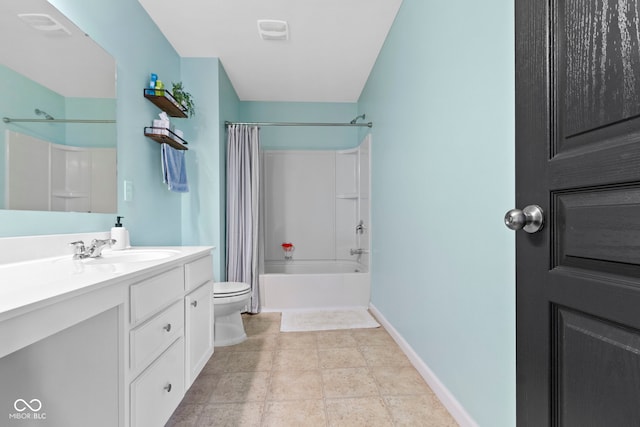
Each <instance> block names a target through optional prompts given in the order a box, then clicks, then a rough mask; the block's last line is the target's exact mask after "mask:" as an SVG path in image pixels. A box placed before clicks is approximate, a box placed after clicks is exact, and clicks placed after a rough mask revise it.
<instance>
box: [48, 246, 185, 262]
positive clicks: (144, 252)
mask: <svg viewBox="0 0 640 427" xmlns="http://www.w3.org/2000/svg"><path fill="white" fill-rule="evenodd" d="M179 253H180V252H179V251H177V250H172V249H125V250H123V251H108V250H105V251H104V252H102V256H100V257H97V258H83V259H79V260H74V259H72V258H71V257H68V258H67V257H65V258H62V259H57V260H56V261H55V262H74V263H78V262H80V263H83V264H85V265H100V264H129V263H137V262H147V261H156V260H160V259H164V258H169V257H172V256H175V255H178V254H179Z"/></svg>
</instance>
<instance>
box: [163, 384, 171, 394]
mask: <svg viewBox="0 0 640 427" xmlns="http://www.w3.org/2000/svg"><path fill="white" fill-rule="evenodd" d="M164 389H165V390H167V393H171V383H169V384H167V385H166V386H164Z"/></svg>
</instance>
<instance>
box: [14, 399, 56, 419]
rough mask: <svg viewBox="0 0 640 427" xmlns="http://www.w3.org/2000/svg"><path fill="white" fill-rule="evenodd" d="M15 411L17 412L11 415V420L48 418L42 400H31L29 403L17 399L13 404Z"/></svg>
mask: <svg viewBox="0 0 640 427" xmlns="http://www.w3.org/2000/svg"><path fill="white" fill-rule="evenodd" d="M13 409H15V410H16V411H17V412H14V413H11V414H9V419H10V420H44V419H46V418H47V414H46V413H45V412H40V411H41V410H42V402H41V401H40V399H31V400H29V401H28V402H27V401H26V400H25V399H16V401H15V402H13Z"/></svg>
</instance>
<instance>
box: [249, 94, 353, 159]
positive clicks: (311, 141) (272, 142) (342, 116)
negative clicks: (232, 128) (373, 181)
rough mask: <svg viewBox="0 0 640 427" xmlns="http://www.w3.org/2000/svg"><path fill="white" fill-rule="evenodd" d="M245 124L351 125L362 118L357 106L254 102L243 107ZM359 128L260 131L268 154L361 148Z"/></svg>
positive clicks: (282, 128) (351, 104) (294, 128)
mask: <svg viewBox="0 0 640 427" xmlns="http://www.w3.org/2000/svg"><path fill="white" fill-rule="evenodd" d="M240 112H241V118H242V121H247V122H328V123H348V122H350V121H351V120H352V119H353V118H355V117H356V116H357V115H358V105H357V104H356V103H338V102H333V103H332V102H254V101H243V102H241V103H240ZM359 142H360V141H359V140H358V131H357V128H351V127H343V128H340V127H276V126H273V127H269V126H264V127H262V128H261V129H260V144H261V146H262V148H263V149H265V150H338V149H343V148H351V147H355V146H357V145H358V144H359Z"/></svg>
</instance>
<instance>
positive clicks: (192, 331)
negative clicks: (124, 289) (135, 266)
mask: <svg viewBox="0 0 640 427" xmlns="http://www.w3.org/2000/svg"><path fill="white" fill-rule="evenodd" d="M212 279H213V270H212V257H211V256H210V255H207V256H205V257H202V258H199V259H196V260H194V261H191V262H187V263H185V264H184V265H181V266H179V267H174V268H173V269H170V270H168V271H165V272H162V273H160V274H158V275H156V276H153V277H150V278H146V279H144V280H142V281H140V282H138V283H134V284H132V285H131V287H130V330H129V372H130V375H129V376H130V379H131V383H130V384H131V385H130V389H129V392H130V402H131V404H130V413H131V416H130V423H131V427H146V426H161V425H164V424H165V423H166V422H167V420H168V419H169V417H170V416H171V414H172V413H173V411H174V410H175V408H176V407H177V406H178V404H179V403H180V401H181V400H182V398H183V396H184V394H185V392H186V390H187V389H188V388H189V387H190V386H191V384H192V383H193V381H194V380H195V378H196V377H197V376H198V374H199V373H200V371H201V370H202V368H203V367H204V365H205V364H206V363H207V361H208V360H209V358H210V357H211V355H212V354H213V281H212Z"/></svg>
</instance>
